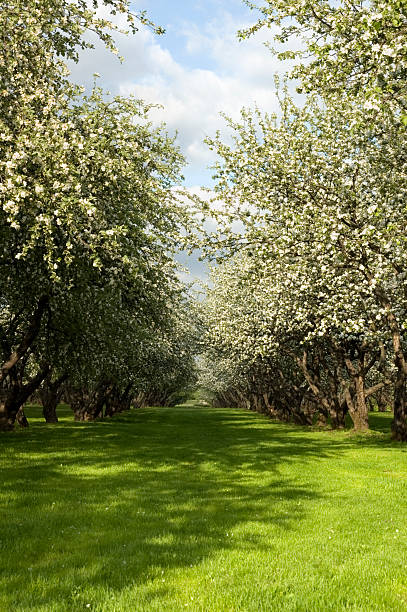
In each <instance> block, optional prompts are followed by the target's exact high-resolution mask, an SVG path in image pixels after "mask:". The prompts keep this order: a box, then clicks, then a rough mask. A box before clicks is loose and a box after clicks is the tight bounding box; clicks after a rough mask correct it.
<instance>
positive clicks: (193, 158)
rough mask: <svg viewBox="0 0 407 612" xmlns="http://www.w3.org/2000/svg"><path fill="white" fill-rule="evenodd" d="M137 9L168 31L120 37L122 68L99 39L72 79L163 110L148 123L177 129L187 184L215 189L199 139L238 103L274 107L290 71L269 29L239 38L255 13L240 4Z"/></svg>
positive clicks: (148, 3)
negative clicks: (273, 48) (279, 79)
mask: <svg viewBox="0 0 407 612" xmlns="http://www.w3.org/2000/svg"><path fill="white" fill-rule="evenodd" d="M134 8H135V9H137V8H138V9H145V10H146V11H147V13H148V15H149V16H150V18H151V19H152V20H153V21H154V22H155V23H156V24H158V25H161V26H162V27H164V28H165V29H166V34H165V35H163V36H156V35H155V34H153V33H152V32H151V30H149V29H148V28H145V27H141V28H140V30H139V32H138V33H137V34H136V35H134V36H124V35H118V36H117V46H118V48H119V52H120V54H121V55H122V56H123V57H124V62H123V63H122V64H120V62H119V61H118V59H117V57H116V56H114V55H112V54H110V53H109V52H107V51H106V50H105V49H104V47H103V46H102V45H101V44H100V43H98V42H96V43H95V49H94V50H91V51H87V52H85V53H83V54H82V56H81V59H80V62H79V64H78V65H74V66H73V67H72V77H73V79H74V80H75V81H76V82H78V83H82V84H84V85H87V86H90V85H91V83H92V81H93V76H92V75H93V73H95V72H97V73H99V74H100V75H101V76H100V81H99V82H100V84H101V86H102V87H104V88H105V89H108V90H110V91H111V92H112V93H113V94H122V95H129V94H134V95H136V96H137V97H138V98H142V99H144V100H146V101H147V102H152V103H156V104H160V105H162V108H161V109H157V110H154V111H153V112H152V115H151V118H152V119H153V120H154V121H156V122H160V123H161V122H164V123H165V124H166V125H167V129H168V131H169V132H170V133H171V134H173V133H175V132H177V134H178V144H179V146H180V148H181V150H182V152H183V154H184V156H185V158H186V160H187V166H186V168H185V169H184V175H185V187H187V188H188V189H190V190H191V191H194V192H199V190H200V187H201V186H206V187H211V186H212V181H211V175H212V172H211V170H210V169H208V167H209V166H210V165H211V164H213V162H214V156H213V155H214V154H213V153H212V152H210V151H209V150H208V147H207V146H206V145H205V144H204V142H203V141H204V138H205V137H206V136H211V135H214V134H215V132H216V131H217V130H218V129H220V130H224V129H225V123H224V119H223V118H222V117H221V115H220V113H221V112H224V113H226V114H227V115H229V116H231V117H233V118H238V116H239V113H240V109H241V108H242V107H243V106H245V107H248V106H253V105H254V104H257V106H259V108H261V109H263V110H264V111H267V112H272V111H274V110H277V98H276V95H275V89H274V75H275V73H276V72H279V73H280V74H283V73H284V71H285V70H286V68H287V67H286V66H282V65H281V64H280V63H279V62H278V60H277V59H276V58H275V57H274V56H273V55H272V54H271V53H270V51H269V50H267V49H266V48H265V46H264V42H265V41H266V40H270V39H271V32H270V31H268V32H261V33H259V34H257V35H256V36H255V37H252V38H250V39H249V40H246V41H243V42H240V41H238V40H237V36H236V32H237V30H238V29H239V28H242V27H245V26H247V25H249V24H250V23H253V21H254V20H255V19H256V16H257V15H256V14H255V13H253V12H251V11H250V10H249V9H248V8H247V7H246V6H245V5H244V4H243V2H242V1H241V0H189V1H188V0H185V1H182V0H138V1H137V2H135V3H134ZM106 16H107V13H106ZM123 25H125V24H123ZM184 263H187V264H188V266H189V268H190V270H191V272H192V274H193V275H194V276H195V277H197V278H198V277H204V276H205V272H204V268H203V266H202V264H200V263H198V262H197V261H196V259H195V258H193V259H191V258H184Z"/></svg>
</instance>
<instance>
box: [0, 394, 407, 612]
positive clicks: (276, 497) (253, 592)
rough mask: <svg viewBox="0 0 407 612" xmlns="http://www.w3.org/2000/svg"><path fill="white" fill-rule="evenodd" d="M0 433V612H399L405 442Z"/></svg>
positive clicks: (235, 430)
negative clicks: (384, 611) (392, 611)
mask: <svg viewBox="0 0 407 612" xmlns="http://www.w3.org/2000/svg"><path fill="white" fill-rule="evenodd" d="M27 414H28V417H29V418H30V417H31V418H30V423H31V426H30V428H29V429H28V430H16V432H14V433H5V434H2V435H0V447H1V453H0V465H1V467H0V470H1V471H0V474H1V477H0V483H1V486H0V496H1V497H0V516H1V527H0V611H1V612H8V611H10V612H11V611H13V612H18V611H24V612H29V611H31V610H35V611H41V612H45V611H47V612H62V611H64V612H65V611H66V612H76V611H80V610H84V611H86V610H93V611H95V610H97V611H99V612H113V611H115V612H122V611H126V612H127V611H129V612H130V611H131V612H133V611H135V610H136V611H138V610H145V611H149V612H150V611H154V610H159V611H160V612H161V611H166V610H174V611H178V610H186V609H188V610H196V611H198V610H203V611H209V612H215V611H218V610H222V611H235V610H247V611H256V612H257V611H261V610H264V611H270V610H278V611H284V610H287V611H288V610H289V611H290V612H291V611H295V610H303V611H307V612H308V611H311V610H318V611H327V610H366V611H369V612H370V611H376V610H386V611H388V610H407V446H406V445H405V446H403V445H400V444H397V443H392V442H391V441H390V436H389V433H388V431H389V427H390V420H391V416H390V415H386V414H376V415H372V419H371V426H372V429H373V432H372V433H369V434H366V435H364V436H355V435H353V434H351V433H349V432H339V433H338V432H328V431H323V432H320V431H312V430H308V429H303V428H300V427H296V426H290V425H283V424H278V423H274V422H271V421H269V420H267V419H266V418H264V417H262V416H260V415H257V414H254V413H249V412H244V411H238V410H224V409H211V408H207V407H204V406H197V407H194V406H181V407H177V408H151V409H143V410H137V411H134V412H131V413H129V414H127V415H125V416H119V417H118V418H115V419H113V420H110V421H106V422H98V423H93V424H79V423H74V422H73V421H72V417H71V414H70V413H69V411H68V410H65V411H64V410H62V411H60V415H61V416H62V421H61V423H60V424H59V425H57V426H46V425H45V424H43V423H42V421H41V419H39V418H38V417H39V416H40V411H39V409H38V408H31V409H29V410H27Z"/></svg>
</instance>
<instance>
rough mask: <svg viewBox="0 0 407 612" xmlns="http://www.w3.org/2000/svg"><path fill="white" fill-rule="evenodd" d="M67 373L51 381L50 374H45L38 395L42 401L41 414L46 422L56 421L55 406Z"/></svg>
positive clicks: (59, 397)
mask: <svg viewBox="0 0 407 612" xmlns="http://www.w3.org/2000/svg"><path fill="white" fill-rule="evenodd" d="M67 378H68V377H67V375H66V374H63V375H62V376H60V377H59V378H57V380H55V381H52V380H51V376H50V375H49V376H47V378H46V379H45V380H44V382H43V384H42V387H41V388H40V390H39V395H40V398H41V402H42V414H43V416H44V419H45V422H46V423H58V416H57V406H58V404H59V401H60V399H61V395H62V392H63V386H62V385H63V383H64V382H65V381H66V380H67Z"/></svg>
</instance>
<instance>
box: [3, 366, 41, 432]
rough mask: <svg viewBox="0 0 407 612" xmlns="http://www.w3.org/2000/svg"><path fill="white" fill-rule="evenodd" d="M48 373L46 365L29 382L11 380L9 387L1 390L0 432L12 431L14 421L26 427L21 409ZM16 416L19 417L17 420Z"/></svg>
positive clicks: (26, 422)
mask: <svg viewBox="0 0 407 612" xmlns="http://www.w3.org/2000/svg"><path fill="white" fill-rule="evenodd" d="M48 372H49V366H48V365H46V366H44V368H43V369H42V370H40V372H38V374H37V375H36V376H34V378H32V379H31V380H30V381H29V382H27V383H25V384H22V383H21V382H20V381H19V380H18V379H17V378H13V380H12V381H11V382H10V385H9V387H7V388H3V389H2V390H1V393H0V431H11V430H13V429H14V424H15V422H16V420H17V421H18V423H19V424H20V425H21V426H23V427H27V425H28V421H27V419H26V417H25V414H24V411H23V410H22V407H23V405H24V404H25V402H26V401H27V400H28V398H29V397H30V395H31V394H32V393H34V391H36V390H37V389H38V387H39V386H40V384H41V383H42V381H43V380H44V378H45V377H46V375H47V374H48ZM17 415H19V418H18V419H17Z"/></svg>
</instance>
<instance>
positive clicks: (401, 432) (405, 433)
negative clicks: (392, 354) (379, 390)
mask: <svg viewBox="0 0 407 612" xmlns="http://www.w3.org/2000/svg"><path fill="white" fill-rule="evenodd" d="M400 366H401V364H400ZM391 433H392V438H393V440H398V441H399V442H407V392H406V374H405V372H404V368H403V367H402V366H401V367H399V368H398V370H397V377H396V383H395V386H394V419H393V422H392V424H391Z"/></svg>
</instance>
